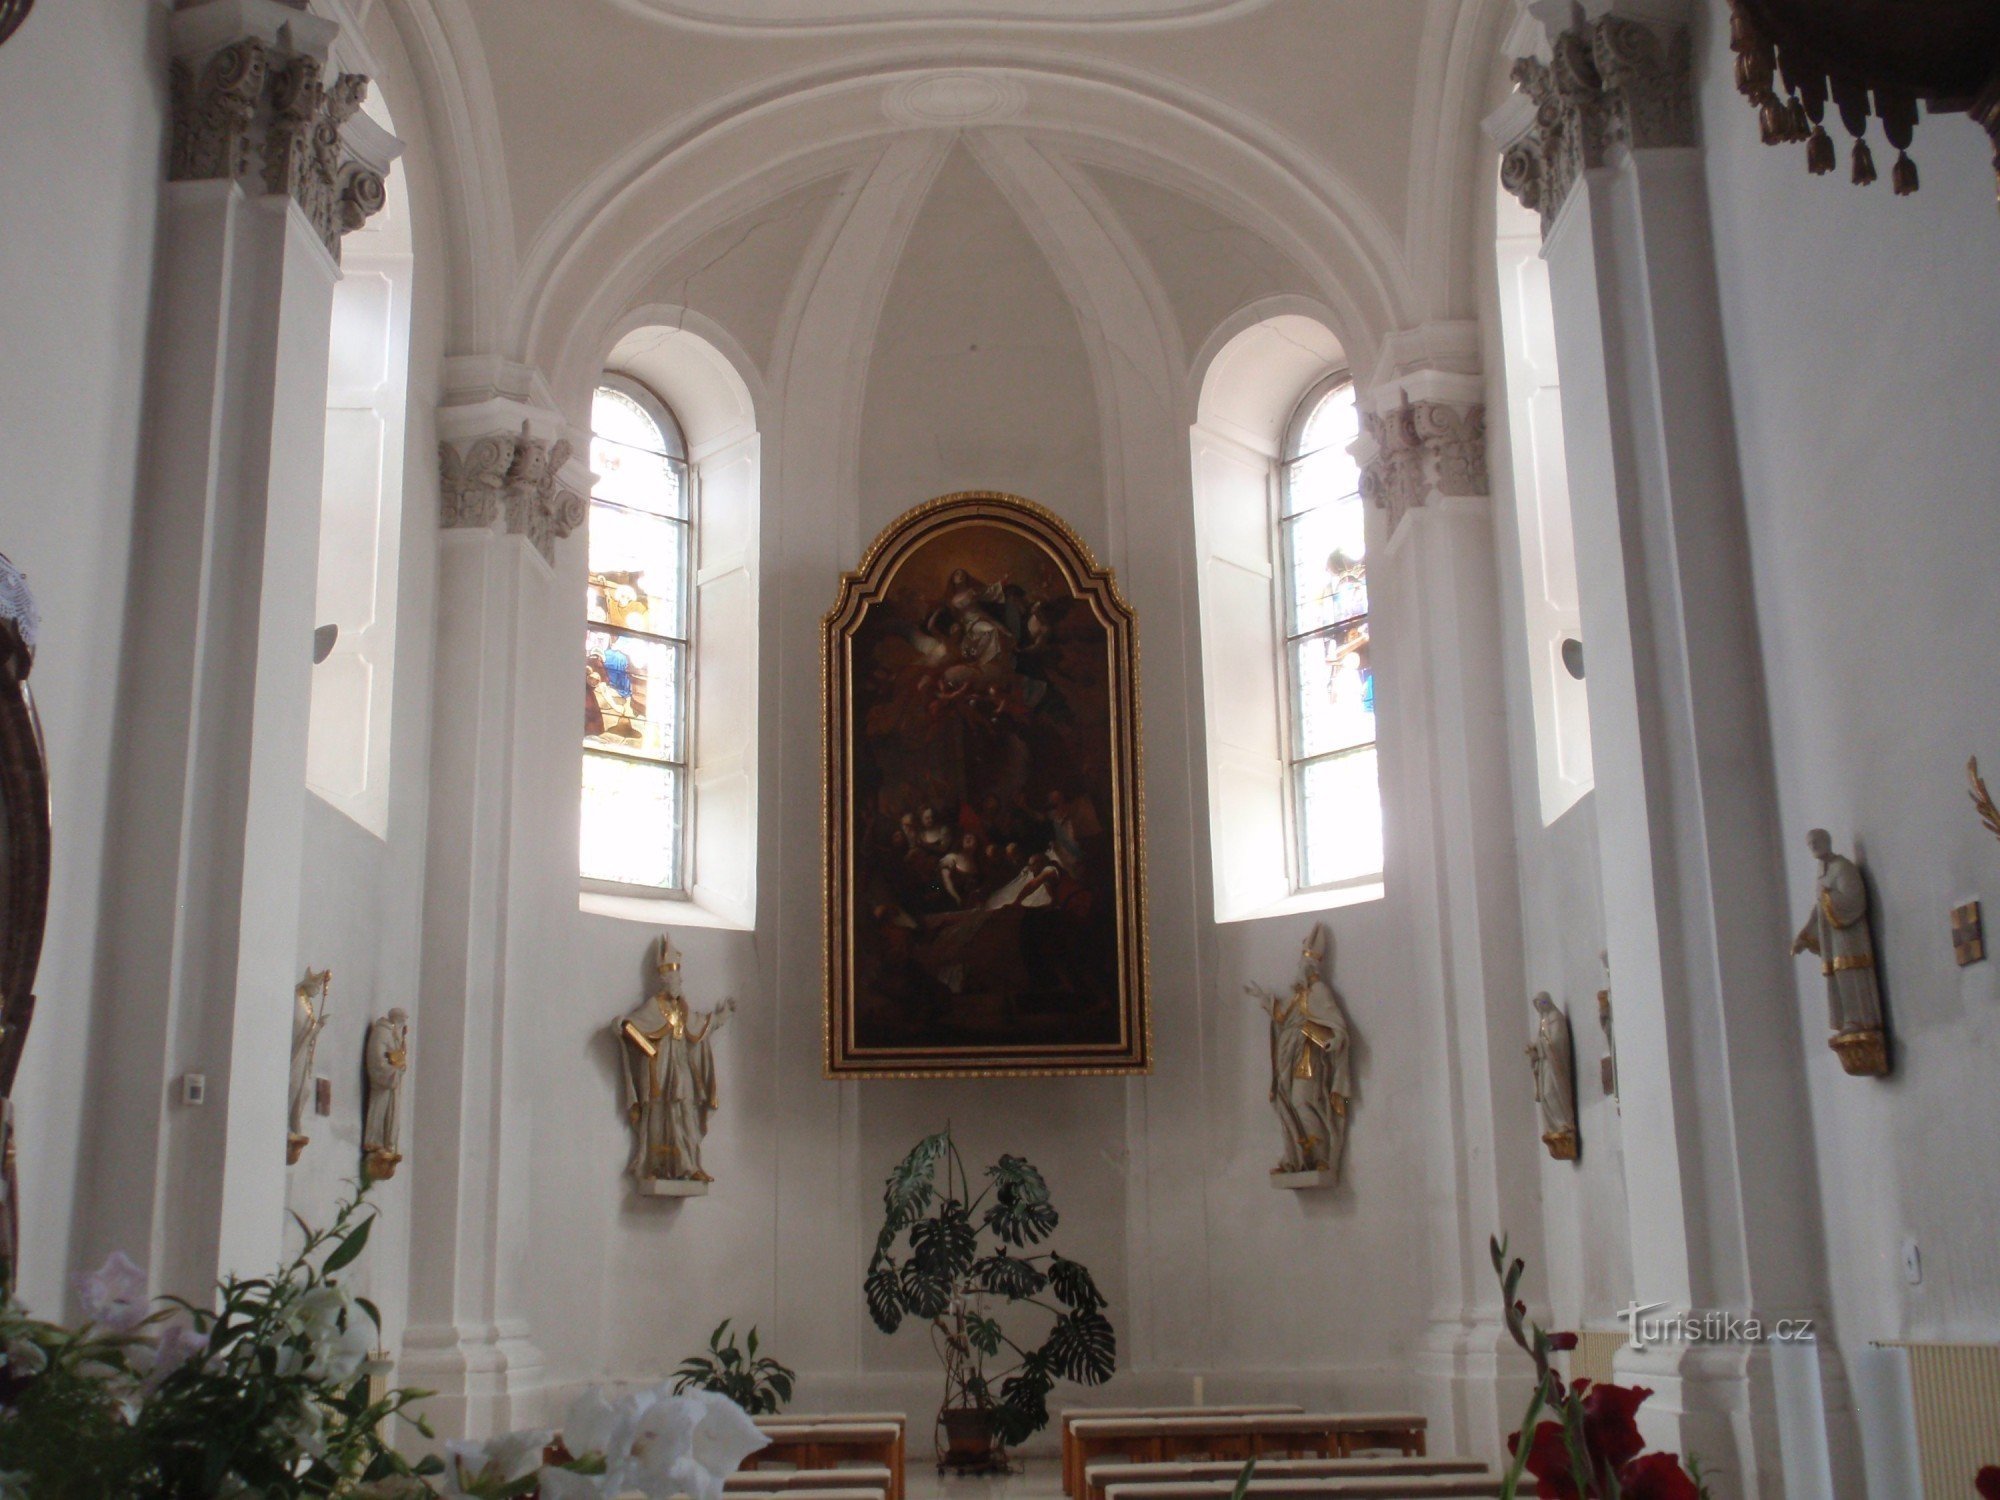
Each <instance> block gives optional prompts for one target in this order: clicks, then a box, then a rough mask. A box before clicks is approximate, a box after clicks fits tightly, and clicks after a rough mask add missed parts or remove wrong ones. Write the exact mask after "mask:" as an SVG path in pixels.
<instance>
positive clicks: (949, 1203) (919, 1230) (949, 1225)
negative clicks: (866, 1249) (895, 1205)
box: [910, 1198, 979, 1282]
mask: <svg viewBox="0 0 2000 1500" xmlns="http://www.w3.org/2000/svg"><path fill="white" fill-rule="evenodd" d="M910 1253H911V1255H912V1256H913V1258H914V1259H915V1261H916V1264H917V1268H918V1269H919V1270H921V1271H922V1272H923V1274H924V1275H925V1276H927V1277H929V1278H931V1279H932V1280H935V1281H947V1282H950V1281H956V1280H958V1278H959V1277H961V1276H963V1275H964V1274H965V1273H966V1272H967V1271H969V1270H970V1269H971V1268H972V1258H973V1256H975V1255H977V1254H978V1253H979V1234H978V1231H977V1230H975V1229H974V1228H973V1227H972V1220H971V1219H970V1218H968V1217H967V1216H966V1212H965V1205H964V1204H963V1203H960V1202H959V1201H958V1200H957V1199H955V1198H947V1199H946V1200H945V1201H944V1203H943V1204H942V1205H941V1206H940V1207H939V1209H938V1211H937V1212H936V1213H935V1214H933V1215H932V1216H931V1217H930V1218H928V1219H919V1220H917V1222H916V1223H914V1224H912V1225H911V1226H910Z"/></svg>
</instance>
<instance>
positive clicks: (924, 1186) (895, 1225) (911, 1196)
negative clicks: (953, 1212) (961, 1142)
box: [882, 1131, 950, 1236]
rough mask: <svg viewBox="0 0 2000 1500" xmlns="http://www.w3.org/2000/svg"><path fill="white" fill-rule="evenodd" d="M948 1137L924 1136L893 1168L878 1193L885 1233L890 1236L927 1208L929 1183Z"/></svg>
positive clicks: (930, 1193)
mask: <svg viewBox="0 0 2000 1500" xmlns="http://www.w3.org/2000/svg"><path fill="white" fill-rule="evenodd" d="M949 1139H950V1138H949V1137H948V1136H947V1135H946V1134H945V1133H944V1132H943V1131H940V1132H938V1134H936V1135H927V1136H925V1137H924V1138H923V1139H922V1140H920V1141H918V1142H917V1144H916V1145H915V1146H913V1147H912V1148H911V1149H910V1154H909V1155H908V1156H906V1157H904V1158H903V1159H902V1160H901V1161H900V1162H898V1163H897V1164H896V1170H895V1171H893V1172H891V1173H890V1174H889V1180H888V1182H887V1183H886V1184H884V1185H883V1189H882V1208H883V1213H884V1217H885V1218H886V1220H887V1225H886V1228H885V1233H887V1234H889V1235H891V1236H893V1235H894V1234H895V1232H896V1231H897V1230H899V1229H901V1228H903V1227H904V1226H905V1225H907V1224H910V1223H912V1222H913V1221H914V1220H915V1219H916V1217H917V1215H919V1214H921V1213H922V1212H923V1211H924V1210H925V1209H927V1208H929V1207H930V1205H931V1196H932V1189H931V1179H932V1177H933V1176H935V1175H936V1173H937V1164H938V1162H939V1160H940V1159H941V1158H942V1157H943V1156H944V1153H945V1146H946V1144H947V1142H948V1141H949Z"/></svg>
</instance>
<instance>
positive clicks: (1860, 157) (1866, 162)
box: [1854, 136, 1875, 187]
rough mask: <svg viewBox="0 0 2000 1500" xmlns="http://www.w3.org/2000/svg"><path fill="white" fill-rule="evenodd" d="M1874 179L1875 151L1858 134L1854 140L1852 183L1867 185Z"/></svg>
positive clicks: (1858, 185) (1861, 185)
mask: <svg viewBox="0 0 2000 1500" xmlns="http://www.w3.org/2000/svg"><path fill="white" fill-rule="evenodd" d="M1874 180H1875V153H1874V152H1873V151H1870V150H1869V149H1868V143H1867V142H1866V141H1864V140H1862V139H1861V138H1860V137H1859V136H1856V137H1855V140H1854V185H1855V186H1856V187H1867V186H1868V184H1869V183H1871V182H1873V181H1874Z"/></svg>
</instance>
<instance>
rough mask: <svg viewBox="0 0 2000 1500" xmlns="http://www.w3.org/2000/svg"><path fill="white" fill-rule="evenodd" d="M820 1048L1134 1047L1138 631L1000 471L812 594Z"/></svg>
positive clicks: (1137, 1003)
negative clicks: (991, 488)
mask: <svg viewBox="0 0 2000 1500" xmlns="http://www.w3.org/2000/svg"><path fill="white" fill-rule="evenodd" d="M824 651H825V671H826V692H827V703H826V778H827V780H826V798H827V807H826V890H827V933H828V937H827V975H826V1070H827V1073H828V1074H829V1076H833V1075H863V1076H867V1075H873V1076H876V1077H935V1076H960V1077H990V1076H998V1075H1006V1074H1034V1073H1135V1072H1144V1071H1145V1070H1146V1069H1147V1068H1148V1067H1149V1066H1150V1063H1149V1049H1150V1042H1151V1036H1150V1024H1149V1013H1148V1009H1147V998H1146V951H1145V914H1146V913H1145V907H1146V898H1145V871H1144V855H1145V834H1144V829H1143V826H1142V798H1141V792H1140V783H1139V688H1138V663H1139V648H1138V640H1137V635H1136V632H1135V629H1134V625H1133V618H1132V611H1131V609H1130V608H1129V607H1128V606H1127V605H1126V603H1125V601H1124V600H1123V598H1121V597H1120V595H1119V592H1118V585H1117V583H1116V581H1115V580H1114V579H1113V577H1112V575H1111V573H1110V571H1109V570H1108V569H1104V568H1100V567H1098V566H1097V564H1096V562H1095V561H1094V560H1093V559H1092V557H1091V555H1090V552H1089V549H1088V548H1087V547H1085V546H1084V544H1083V543H1082V542H1081V541H1080V540H1079V539H1078V538H1077V537H1076V535H1075V534H1074V533H1073V532H1071V531H1070V529H1069V528H1068V527H1067V526H1065V525H1064V524H1063V523H1062V521H1061V520H1059V519H1058V518H1057V517H1055V516H1054V515H1052V514H1051V513H1050V512H1048V511H1046V510H1043V509H1042V508H1041V507H1040V506H1038V505H1033V504H1031V503H1029V502H1028V501H1025V500H1019V499H1016V498H1014V497H1013V496H1010V495H999V494H986V493H978V494H967V495H948V496H946V497H945V498H943V499H941V500H933V501H931V502H930V503H929V504H927V505H922V506H919V507H918V508H917V509H915V510H913V511H911V512H909V513H908V514H907V515H905V516H903V517H902V518H901V519H900V520H898V521H896V522H895V523H894V524H893V525H891V526H890V527H889V529H888V530H886V531H885V532H883V533H882V535H881V536H880V537H879V538H877V539H876V542H875V545H874V546H873V547H871V548H870V549H869V552H868V555H867V557H866V558H865V559H864V560H863V562H862V565H861V568H860V570H859V571H858V572H854V573H849V574H848V575H846V577H845V579H844V580H843V581H842V583H841V589H840V600H839V602H838V603H837V604H836V605H835V606H834V609H833V612H832V613H831V614H829V615H828V616H827V617H826V624H825V637H824Z"/></svg>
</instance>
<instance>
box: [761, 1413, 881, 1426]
mask: <svg viewBox="0 0 2000 1500" xmlns="http://www.w3.org/2000/svg"><path fill="white" fill-rule="evenodd" d="M750 1420H751V1421H753V1422H755V1423H756V1424H757V1425H758V1426H759V1427H822V1426H824V1425H825V1424H826V1423H828V1422H846V1423H854V1422H894V1423H895V1424H896V1425H897V1426H899V1427H900V1426H904V1425H906V1424H907V1423H908V1421H909V1418H908V1417H906V1416H905V1415H904V1414H903V1413H902V1412H899V1411H826V1412H796V1411H781V1412H779V1413H777V1414H776V1415H775V1416H763V1417H752V1418H751V1419H750Z"/></svg>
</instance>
